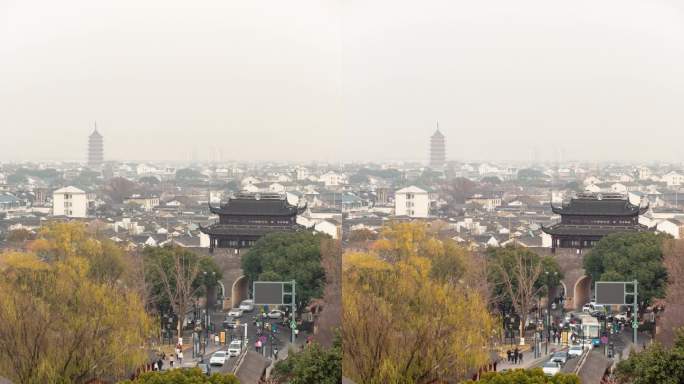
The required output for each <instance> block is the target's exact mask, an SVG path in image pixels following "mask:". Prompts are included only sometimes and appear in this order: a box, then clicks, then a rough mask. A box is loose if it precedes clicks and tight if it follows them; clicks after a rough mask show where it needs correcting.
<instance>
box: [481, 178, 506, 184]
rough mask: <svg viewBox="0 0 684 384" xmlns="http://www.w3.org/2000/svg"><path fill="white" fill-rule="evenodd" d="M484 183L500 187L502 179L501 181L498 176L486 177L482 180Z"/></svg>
mask: <svg viewBox="0 0 684 384" xmlns="http://www.w3.org/2000/svg"><path fill="white" fill-rule="evenodd" d="M480 181H481V182H482V183H487V184H492V185H499V184H501V179H499V177H498V176H486V177H483V178H482V180H480Z"/></svg>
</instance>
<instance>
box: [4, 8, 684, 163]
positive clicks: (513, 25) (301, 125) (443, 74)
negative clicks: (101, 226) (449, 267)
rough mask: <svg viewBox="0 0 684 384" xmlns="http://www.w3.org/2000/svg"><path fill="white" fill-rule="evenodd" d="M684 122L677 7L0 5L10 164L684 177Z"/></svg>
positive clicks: (683, 41)
mask: <svg viewBox="0 0 684 384" xmlns="http://www.w3.org/2000/svg"><path fill="white" fill-rule="evenodd" d="M683 107H684V3H682V2H680V1H676V0H671V1H667V0H651V1H643V0H610V1H609V0H603V1H602V0H592V1H588V0H587V1H581V0H579V1H572V2H567V1H553V0H515V1H511V0H482V1H473V0H468V1H458V0H424V1H404V0H310V1H307V0H287V1H283V0H272V1H251V0H240V1H237V0H216V1H205V0H195V1H190V0H187V1H169V0H163V1H162V0H116V1H114V0H110V1H98V0H62V1H53V0H0V160H22V159H26V160H38V159H75V160H84V159H85V144H86V140H87V135H88V134H89V131H90V130H91V129H92V122H93V121H94V120H97V122H98V126H99V127H100V131H101V132H102V133H103V135H104V136H105V157H106V158H108V159H119V160H122V159H149V160H162V159H179V160H186V159H188V158H189V157H190V156H192V153H193V152H195V153H197V158H199V159H210V158H216V157H218V156H219V155H218V154H219V153H220V155H221V157H222V158H223V159H225V160H296V161H300V160H327V161H335V160H357V161H364V160H426V158H427V148H428V137H429V135H430V134H431V133H432V131H433V130H434V127H435V120H439V121H440V127H441V128H442V131H443V132H444V134H445V135H446V137H447V155H448V157H449V158H450V159H458V160H488V159H490V160H503V159H521V160H527V159H530V158H531V157H536V158H538V159H539V160H550V159H555V158H557V157H558V156H559V155H560V156H562V158H563V159H585V160H610V159H615V160H629V159H634V160H677V161H682V160H684V151H683V150H682V147H683V144H684V108H683ZM535 153H536V155H534V154H535Z"/></svg>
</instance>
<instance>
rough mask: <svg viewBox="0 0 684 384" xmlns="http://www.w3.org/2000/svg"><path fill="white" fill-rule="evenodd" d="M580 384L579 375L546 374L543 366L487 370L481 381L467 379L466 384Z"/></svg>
mask: <svg viewBox="0 0 684 384" xmlns="http://www.w3.org/2000/svg"><path fill="white" fill-rule="evenodd" d="M476 383H478V384H479V383H484V384H544V383H548V384H580V383H581V381H580V379H579V377H577V375H574V374H569V373H559V374H557V375H554V376H546V375H545V374H544V372H543V371H542V370H541V368H535V369H514V370H512V371H506V372H487V373H485V374H483V375H482V377H481V378H480V380H479V381H466V382H465V384H476Z"/></svg>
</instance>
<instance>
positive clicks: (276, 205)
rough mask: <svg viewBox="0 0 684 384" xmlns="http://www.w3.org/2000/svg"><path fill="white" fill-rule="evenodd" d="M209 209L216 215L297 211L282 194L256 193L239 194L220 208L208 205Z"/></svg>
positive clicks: (288, 214)
mask: <svg viewBox="0 0 684 384" xmlns="http://www.w3.org/2000/svg"><path fill="white" fill-rule="evenodd" d="M210 210H211V212H212V213H215V214H218V215H259V216H292V215H295V214H297V213H299V208H298V207H297V206H295V205H291V204H290V203H288V202H287V199H285V198H284V195H282V196H281V195H277V194H275V195H274V194H263V195H260V194H258V193H255V194H240V195H238V196H237V197H235V198H231V199H230V200H228V202H227V203H225V204H223V205H221V207H220V208H215V207H210Z"/></svg>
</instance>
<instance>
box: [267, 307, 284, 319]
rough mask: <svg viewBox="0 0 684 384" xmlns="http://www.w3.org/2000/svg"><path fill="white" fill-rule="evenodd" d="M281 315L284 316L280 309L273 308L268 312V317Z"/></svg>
mask: <svg viewBox="0 0 684 384" xmlns="http://www.w3.org/2000/svg"><path fill="white" fill-rule="evenodd" d="M283 316H285V312H283V311H281V310H280V309H273V310H271V311H270V312H269V313H268V318H269V319H280V318H282V317H283Z"/></svg>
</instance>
